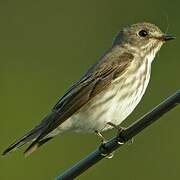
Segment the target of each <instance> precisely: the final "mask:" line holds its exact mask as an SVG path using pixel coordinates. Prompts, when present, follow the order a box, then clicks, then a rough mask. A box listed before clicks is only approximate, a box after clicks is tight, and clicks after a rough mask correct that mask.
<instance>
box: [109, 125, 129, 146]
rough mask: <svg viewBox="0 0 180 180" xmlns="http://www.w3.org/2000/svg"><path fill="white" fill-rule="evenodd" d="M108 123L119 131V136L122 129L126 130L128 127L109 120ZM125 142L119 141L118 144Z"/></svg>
mask: <svg viewBox="0 0 180 180" xmlns="http://www.w3.org/2000/svg"><path fill="white" fill-rule="evenodd" d="M107 124H108V125H109V126H111V127H113V128H114V129H116V130H117V131H118V136H119V135H120V134H121V133H122V131H124V130H125V129H126V128H124V127H121V126H118V125H116V124H114V123H112V122H108V123H107ZM124 143H125V142H123V141H118V144H120V145H122V144H124Z"/></svg>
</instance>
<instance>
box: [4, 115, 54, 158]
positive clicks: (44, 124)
mask: <svg viewBox="0 0 180 180" xmlns="http://www.w3.org/2000/svg"><path fill="white" fill-rule="evenodd" d="M52 117H53V116H52V113H50V114H49V115H48V116H46V117H45V118H44V119H43V120H42V121H41V123H40V124H39V125H37V126H36V127H35V128H33V129H32V130H31V131H29V132H28V133H26V134H25V135H24V136H23V137H22V138H20V139H18V140H17V141H15V142H14V143H13V144H11V145H10V146H9V147H8V148H7V149H5V150H4V151H3V153H2V156H4V155H6V154H8V153H10V152H12V151H15V150H16V149H17V148H20V147H21V146H23V145H24V144H26V143H28V142H31V141H34V140H35V139H36V138H37V137H38V136H39V135H40V134H41V133H42V131H43V130H44V129H45V128H46V127H47V124H48V121H49V120H50V119H51V118H52ZM50 139H52V137H48V138H44V139H43V140H41V141H39V142H38V143H37V144H36V146H33V147H31V145H30V146H29V147H28V149H27V150H26V151H25V152H24V154H25V156H28V155H29V154H31V153H32V152H34V151H35V150H36V149H37V148H38V147H39V146H41V145H42V144H44V143H45V142H47V141H49V140H50Z"/></svg>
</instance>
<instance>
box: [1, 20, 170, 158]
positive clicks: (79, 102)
mask: <svg viewBox="0 0 180 180" xmlns="http://www.w3.org/2000/svg"><path fill="white" fill-rule="evenodd" d="M170 39H172V36H167V35H164V34H163V33H162V32H161V31H160V30H159V28H158V27H157V26H155V25H153V24H150V23H138V24H134V25H132V26H129V27H126V28H124V29H123V30H122V31H120V33H119V34H118V35H117V36H116V38H115V40H114V42H113V45H112V47H111V48H110V49H109V50H108V51H107V52H106V53H105V54H104V55H103V56H102V57H101V58H100V60H99V61H98V62H97V63H96V64H95V65H93V66H92V67H91V68H90V69H89V70H88V71H87V73H85V75H84V76H83V77H82V78H81V79H80V80H79V81H77V82H76V83H75V84H74V85H73V86H72V87H71V88H70V89H69V90H68V91H67V92H66V93H65V95H64V96H63V97H62V98H61V99H60V100H59V101H58V103H57V104H56V105H55V106H54V108H53V109H52V111H51V112H50V113H49V114H48V115H47V116H46V117H45V118H44V119H43V120H42V121H41V123H40V124H39V125H38V126H36V127H35V128H34V129H32V130H31V131H30V132H28V133H27V134H26V135H25V136H23V137H22V138H21V139H20V140H18V141H17V142H15V143H14V144H12V145H11V146H9V147H8V148H7V149H6V150H5V151H4V152H3V155H5V154H6V153H8V152H10V151H12V150H13V149H15V148H17V147H20V146H22V145H24V144H25V143H27V142H29V141H31V140H33V143H32V144H31V145H30V146H29V147H28V149H27V150H26V151H25V152H26V154H28V155H29V154H30V153H32V152H33V151H34V150H36V149H37V148H38V147H39V146H41V145H42V144H44V143H45V142H47V141H48V140H50V139H51V138H52V137H54V136H55V135H57V134H59V133H63V132H66V131H74V132H95V131H104V130H107V129H110V128H112V126H109V125H107V123H108V122H111V123H113V124H115V125H119V124H120V123H121V122H122V121H123V120H125V119H126V118H127V116H128V115H129V114H130V113H131V112H132V111H133V110H134V108H135V107H136V106H137V104H138V103H139V102H140V100H141V98H142V96H143V94H144V93H145V90H146V88H147V85H148V83H149V79H150V72H151V63H152V61H153V59H154V57H155V55H156V53H157V51H158V50H159V49H160V47H161V45H162V44H163V42H165V41H166V40H170Z"/></svg>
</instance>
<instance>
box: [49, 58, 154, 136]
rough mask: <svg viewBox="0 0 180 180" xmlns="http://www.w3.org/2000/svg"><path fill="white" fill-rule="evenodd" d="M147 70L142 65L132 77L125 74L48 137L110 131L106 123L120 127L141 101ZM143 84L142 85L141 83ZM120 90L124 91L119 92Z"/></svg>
mask: <svg viewBox="0 0 180 180" xmlns="http://www.w3.org/2000/svg"><path fill="white" fill-rule="evenodd" d="M150 68H151V64H150V63H148V61H145V63H144V65H141V67H139V69H138V72H136V73H135V74H134V73H132V74H131V75H129V73H128V71H127V72H126V73H125V74H124V75H123V77H120V78H119V79H116V80H115V81H114V82H113V83H112V86H111V87H109V89H107V90H106V91H105V92H102V93H100V94H99V95H97V96H96V97H94V99H92V100H91V101H90V102H89V103H88V104H86V105H85V106H84V107H82V108H81V109H80V110H79V111H78V113H76V114H74V115H73V116H72V117H71V118H69V119H67V120H66V121H65V122H64V123H62V124H61V125H60V126H59V127H58V128H57V129H55V130H54V131H53V132H51V133H50V134H51V135H56V134H58V133H61V132H66V131H74V132H94V131H95V130H98V131H104V130H107V129H110V128H111V127H110V126H109V125H107V122H112V123H114V124H116V125H119V124H121V123H122V121H123V120H125V119H126V118H127V116H129V114H130V113H131V112H132V111H133V110H134V108H135V107H136V106H137V104H138V103H139V101H140V100H141V98H142V96H143V94H144V92H145V90H146V87H147V85H148V82H149V78H150ZM131 70H132V69H131ZM144 72H146V73H144ZM142 74H144V76H142ZM140 79H141V80H140ZM143 81H144V82H145V83H142V82H143ZM143 84H144V85H143ZM123 86H126V87H127V88H122V87H123ZM112 87H113V88H112Z"/></svg>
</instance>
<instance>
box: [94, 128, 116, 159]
mask: <svg viewBox="0 0 180 180" xmlns="http://www.w3.org/2000/svg"><path fill="white" fill-rule="evenodd" d="M95 133H96V134H97V136H98V137H99V138H100V139H101V145H100V146H99V150H100V151H101V156H104V157H107V158H108V159H111V158H112V157H113V156H114V155H113V153H109V152H108V149H107V148H106V145H105V144H106V138H105V137H104V136H103V135H102V134H101V133H100V132H99V131H95Z"/></svg>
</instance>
